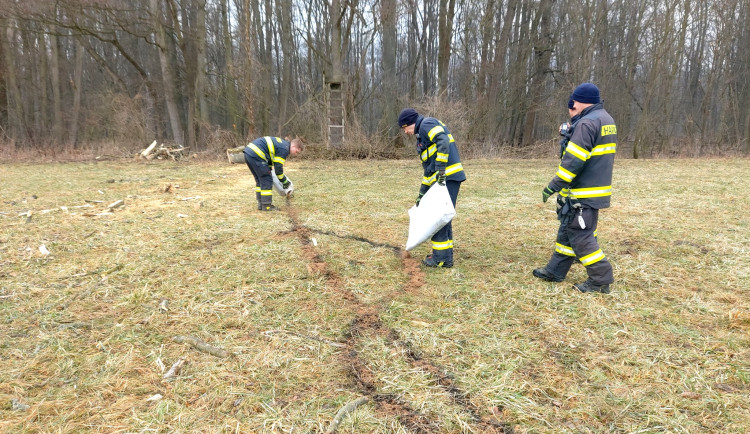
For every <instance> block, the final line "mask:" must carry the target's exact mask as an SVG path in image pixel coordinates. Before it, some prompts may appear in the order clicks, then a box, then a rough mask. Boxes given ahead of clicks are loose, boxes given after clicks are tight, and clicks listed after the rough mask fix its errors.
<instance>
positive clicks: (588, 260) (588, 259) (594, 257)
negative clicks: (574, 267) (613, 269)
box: [580, 249, 604, 267]
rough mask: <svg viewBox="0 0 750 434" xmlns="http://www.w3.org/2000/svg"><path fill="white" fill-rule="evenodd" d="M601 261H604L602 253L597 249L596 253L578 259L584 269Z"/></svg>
mask: <svg viewBox="0 0 750 434" xmlns="http://www.w3.org/2000/svg"><path fill="white" fill-rule="evenodd" d="M602 259H604V252H602V249H599V250H597V251H596V252H594V253H591V254H590V255H586V256H584V257H583V258H581V259H580V261H581V264H583V265H584V267H588V266H589V265H592V264H595V263H597V262H599V261H601V260H602Z"/></svg>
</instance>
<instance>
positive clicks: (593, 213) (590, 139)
mask: <svg viewBox="0 0 750 434" xmlns="http://www.w3.org/2000/svg"><path fill="white" fill-rule="evenodd" d="M571 99H572V100H573V110H572V111H571V112H570V113H571V115H573V117H572V119H571V125H570V128H569V130H570V131H569V132H566V133H565V135H564V136H563V141H562V142H561V144H563V145H564V151H563V153H562V158H561V161H560V165H559V167H558V169H557V173H556V174H555V177H554V178H552V181H550V183H549V185H547V187H545V188H544V191H543V192H542V200H543V201H544V202H547V199H549V197H550V196H551V195H553V194H555V193H559V195H558V205H559V209H558V218H559V219H560V227H559V229H558V231H557V240H556V246H555V252H554V253H553V254H552V258H550V260H549V262H548V263H547V265H546V266H545V267H542V268H537V269H535V270H534V272H533V274H534V276H536V277H538V278H540V279H543V280H547V281H550V282H561V281H562V280H563V279H565V276H566V275H567V274H568V270H570V267H571V266H572V265H573V262H574V261H575V260H576V259H578V261H580V262H581V263H582V264H583V265H584V267H586V272H587V273H588V279H587V280H586V281H585V282H583V283H579V284H576V285H573V287H574V288H575V289H578V290H579V291H581V292H601V293H605V294H606V293H609V291H610V288H609V286H610V284H611V283H612V282H613V281H614V278H613V275H612V265H611V264H610V263H609V261H608V260H607V257H606V256H605V255H604V253H603V252H602V250H601V248H599V243H598V241H597V238H596V230H597V223H598V220H599V210H600V209H602V208H608V207H609V204H610V198H611V195H612V168H613V166H614V160H615V151H616V148H617V127H616V126H615V121H614V120H613V119H612V116H610V115H609V113H607V111H606V110H604V107H603V105H602V102H601V99H600V97H599V89H598V88H597V87H596V86H595V85H594V84H592V83H583V84H581V85H580V86H578V87H577V88H576V89H575V90H574V91H573V94H572V95H571ZM562 132H563V131H561V133H562Z"/></svg>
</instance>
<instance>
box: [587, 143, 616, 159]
mask: <svg viewBox="0 0 750 434" xmlns="http://www.w3.org/2000/svg"><path fill="white" fill-rule="evenodd" d="M616 150H617V144H616V143H607V144H604V145H599V146H596V147H595V148H594V149H592V150H591V156H592V157H593V156H594V155H604V154H614V153H615V151H616Z"/></svg>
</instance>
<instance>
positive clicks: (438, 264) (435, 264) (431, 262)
mask: <svg viewBox="0 0 750 434" xmlns="http://www.w3.org/2000/svg"><path fill="white" fill-rule="evenodd" d="M422 265H424V266H426V267H431V268H451V267H452V266H453V261H438V260H436V259H435V258H434V257H433V256H432V255H427V257H426V258H424V261H422Z"/></svg>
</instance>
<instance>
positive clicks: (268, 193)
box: [260, 190, 273, 196]
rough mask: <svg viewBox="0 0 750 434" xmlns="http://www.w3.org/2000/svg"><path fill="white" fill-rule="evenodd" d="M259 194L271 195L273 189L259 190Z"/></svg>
mask: <svg viewBox="0 0 750 434" xmlns="http://www.w3.org/2000/svg"><path fill="white" fill-rule="evenodd" d="M260 195H261V196H273V191H271V190H261V191H260Z"/></svg>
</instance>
